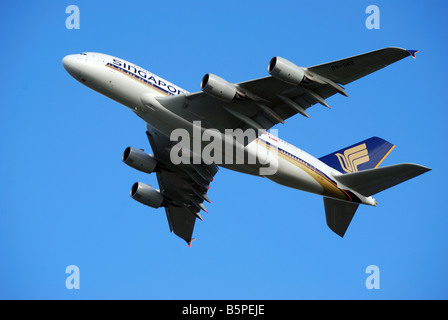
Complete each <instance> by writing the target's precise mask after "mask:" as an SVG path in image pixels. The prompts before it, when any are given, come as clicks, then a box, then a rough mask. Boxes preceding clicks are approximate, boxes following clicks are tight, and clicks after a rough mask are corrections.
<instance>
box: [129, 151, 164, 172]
mask: <svg viewBox="0 0 448 320" xmlns="http://www.w3.org/2000/svg"><path fill="white" fill-rule="evenodd" d="M121 160H122V161H123V162H124V163H126V164H127V165H128V166H130V167H132V168H134V169H137V170H139V171H142V172H146V173H151V172H153V171H154V170H155V168H156V165H157V160H156V159H154V156H153V155H151V154H147V153H146V152H144V151H142V150H140V149H137V148H134V147H127V148H126V149H125V150H124V152H123V156H122V157H121Z"/></svg>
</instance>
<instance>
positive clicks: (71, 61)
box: [62, 54, 78, 75]
mask: <svg viewBox="0 0 448 320" xmlns="http://www.w3.org/2000/svg"><path fill="white" fill-rule="evenodd" d="M77 62H78V58H77V57H76V55H74V54H70V55H68V56H65V57H64V58H63V59H62V65H63V66H64V69H65V70H67V72H68V73H70V74H71V75H73V74H74V73H76V71H77V70H76V69H77V68H76V65H77Z"/></svg>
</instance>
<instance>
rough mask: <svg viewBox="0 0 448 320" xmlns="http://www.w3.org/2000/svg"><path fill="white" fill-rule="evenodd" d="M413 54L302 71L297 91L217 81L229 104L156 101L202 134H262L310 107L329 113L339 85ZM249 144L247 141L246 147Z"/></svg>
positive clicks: (385, 53) (390, 52)
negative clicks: (229, 95)
mask: <svg viewBox="0 0 448 320" xmlns="http://www.w3.org/2000/svg"><path fill="white" fill-rule="evenodd" d="M415 52H416V51H411V50H405V49H401V48H394V47H391V48H384V49H380V50H376V51H372V52H368V53H365V54H361V55H357V56H353V57H349V58H346V59H341V60H336V61H333V62H329V63H325V64H320V65H316V66H311V67H308V68H301V69H302V70H304V73H305V76H304V79H303V81H301V82H300V83H299V84H298V85H296V84H292V83H289V82H285V81H282V80H279V78H278V77H274V76H268V77H264V78H259V79H255V80H251V81H246V82H241V83H238V84H231V83H228V82H226V81H225V80H223V79H220V78H219V81H220V80H223V81H224V84H227V85H229V86H231V87H235V88H236V95H235V98H233V99H231V100H230V101H225V100H223V99H219V98H216V96H213V95H210V94H209V93H205V92H203V91H201V92H196V93H189V94H186V95H177V96H170V97H158V98H156V99H157V100H158V101H159V102H160V103H161V104H162V105H163V106H164V107H166V108H167V109H169V110H170V111H172V112H174V113H176V114H178V115H179V116H181V117H182V118H184V119H186V120H189V121H191V122H192V121H198V120H200V121H201V126H202V128H215V129H218V130H219V131H221V132H224V130H225V129H234V130H235V129H243V130H246V129H248V128H252V129H256V130H257V131H256V132H257V133H258V134H261V133H262V131H260V130H263V129H264V130H267V129H270V128H271V127H273V126H274V125H276V124H277V123H279V122H282V123H283V122H284V120H285V119H288V118H289V117H292V116H293V115H295V114H297V113H300V114H302V115H303V116H306V117H309V116H308V114H307V112H306V110H307V109H308V108H309V107H311V106H313V105H314V104H317V103H319V104H321V105H324V106H326V107H328V104H327V102H326V99H327V98H329V97H330V96H332V95H334V94H336V93H340V94H343V95H347V94H346V92H345V89H344V88H343V87H342V85H346V84H348V83H350V82H352V81H354V80H357V79H359V78H361V77H364V76H366V75H368V74H370V73H372V72H375V71H377V70H380V69H382V68H384V67H386V66H387V65H389V64H392V63H394V62H396V61H398V60H401V59H403V58H405V57H407V56H410V55H412V56H415ZM277 58H278V57H277ZM279 59H281V58H279ZM271 62H272V60H271ZM288 63H290V62H288ZM291 64H292V63H291ZM295 67H297V66H295ZM206 76H207V75H206ZM212 76H213V75H212ZM215 77H216V76H215ZM215 79H216V78H215ZM203 81H204V80H203ZM209 82H210V80H209ZM250 142H251V141H249V140H248V141H247V143H246V144H248V143H250Z"/></svg>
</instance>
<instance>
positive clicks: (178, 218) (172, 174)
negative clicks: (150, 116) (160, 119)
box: [146, 125, 218, 245]
mask: <svg viewBox="0 0 448 320" xmlns="http://www.w3.org/2000/svg"><path fill="white" fill-rule="evenodd" d="M146 134H147V136H148V140H149V143H150V144H151V148H152V151H153V153H154V157H155V158H156V160H157V162H158V165H159V170H158V171H156V173H157V181H158V183H159V188H160V192H161V193H162V195H163V196H164V198H165V199H166V203H167V204H166V206H165V211H166V217H167V219H168V225H169V227H170V231H171V232H174V234H176V235H177V236H179V237H180V238H182V239H184V240H185V241H186V242H187V243H188V245H191V241H192V240H194V239H192V234H193V229H194V224H195V221H196V218H199V219H201V220H202V217H201V215H200V213H199V212H200V211H201V210H204V211H206V210H205V207H204V205H203V202H204V200H205V201H208V202H210V200H209V198H208V196H207V190H208V187H209V184H210V182H211V181H212V180H213V176H214V175H215V174H216V172H217V171H218V167H217V166H216V165H214V164H210V165H206V164H204V163H201V164H191V165H184V164H179V165H173V164H172V163H171V160H170V150H171V148H172V146H173V142H171V141H170V139H169V138H168V137H166V136H165V135H163V134H162V133H160V132H159V131H157V130H155V129H154V128H152V127H150V126H149V125H148V126H147V131H146Z"/></svg>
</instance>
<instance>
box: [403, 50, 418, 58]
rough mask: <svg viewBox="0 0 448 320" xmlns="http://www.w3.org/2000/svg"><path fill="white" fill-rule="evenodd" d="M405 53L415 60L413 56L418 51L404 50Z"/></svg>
mask: <svg viewBox="0 0 448 320" xmlns="http://www.w3.org/2000/svg"><path fill="white" fill-rule="evenodd" d="M406 51H407V52H409V54H410V55H411V57H412V58H414V59H415V54H416V53H417V52H418V50H406Z"/></svg>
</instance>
